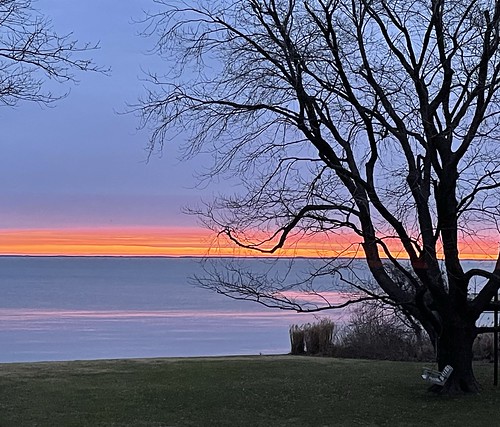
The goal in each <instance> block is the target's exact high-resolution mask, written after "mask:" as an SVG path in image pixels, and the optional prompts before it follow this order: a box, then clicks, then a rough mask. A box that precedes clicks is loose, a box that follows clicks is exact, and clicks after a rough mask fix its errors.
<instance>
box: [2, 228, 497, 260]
mask: <svg viewBox="0 0 500 427" xmlns="http://www.w3.org/2000/svg"><path fill="white" fill-rule="evenodd" d="M353 241H354V239H352V238H350V237H349V236H347V235H343V236H336V237H335V240H332V239H331V238H330V239H328V238H325V236H321V235H316V236H314V237H307V238H303V239H300V240H298V239H295V240H294V239H293V238H291V239H290V241H289V242H288V244H287V245H286V246H285V248H283V249H281V250H279V251H278V252H276V253H274V254H268V255H267V256H273V257H275V256H283V257H287V256H299V257H319V256H324V257H335V256H343V257H363V256H364V254H363V252H362V250H361V249H360V248H359V246H358V245H357V244H352V242H353ZM346 248H348V249H347V250H346ZM391 249H392V250H393V251H394V252H393V253H394V254H397V253H398V251H397V247H396V246H394V247H391ZM497 251H498V241H497V240H496V239H494V238H491V239H487V240H485V239H482V240H481V241H480V242H466V243H463V244H462V245H461V246H460V254H461V257H462V258H463V259H477V260H492V259H496V257H497ZM0 255H42V256H56V255H62V256H173V257H180V256H193V257H202V256H253V257H255V256H266V254H262V253H259V252H256V251H252V250H245V249H242V248H238V247H235V245H234V244H232V243H231V242H228V241H226V240H225V239H218V240H217V239H216V238H215V237H214V234H213V233H212V232H211V231H208V230H205V229H202V228H123V229H120V228H102V229H98V228H96V229H35V230H33V229H18V230H10V229H9V230H0Z"/></svg>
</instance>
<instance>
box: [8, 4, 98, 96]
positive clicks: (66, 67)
mask: <svg viewBox="0 0 500 427" xmlns="http://www.w3.org/2000/svg"><path fill="white" fill-rule="evenodd" d="M96 48H98V46H97V45H96V44H89V43H86V44H79V43H78V41H77V40H73V39H72V34H67V35H59V34H57V33H56V32H55V31H54V29H53V28H52V24H51V21H50V19H49V18H47V17H46V16H44V15H42V14H41V13H40V12H38V11H37V10H36V9H35V8H34V7H33V5H32V2H31V0H0V105H7V106H14V105H16V104H17V103H18V102H19V101H34V102H38V103H42V104H50V103H52V102H54V101H56V100H58V99H60V98H61V97H63V96H64V94H56V93H53V92H52V91H51V90H49V89H45V86H46V83H47V80H54V81H57V82H66V81H75V77H74V74H73V72H74V71H76V70H80V71H90V70H92V71H105V70H103V69H101V68H99V67H97V66H96V65H95V64H93V62H92V60H91V59H86V58H83V57H82V56H81V54H83V53H85V52H87V51H89V50H93V49H96Z"/></svg>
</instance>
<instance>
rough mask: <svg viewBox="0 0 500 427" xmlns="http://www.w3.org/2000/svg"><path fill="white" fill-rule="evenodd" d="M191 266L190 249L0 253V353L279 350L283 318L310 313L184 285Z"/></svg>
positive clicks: (37, 356)
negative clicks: (172, 254)
mask: <svg viewBox="0 0 500 427" xmlns="http://www.w3.org/2000/svg"><path fill="white" fill-rule="evenodd" d="M241 262H242V263H244V265H246V266H247V267H248V266H249V267H255V266H257V265H258V263H259V261H258V260H254V259H247V260H242V261H241ZM276 262H277V263H278V264H277V268H278V269H280V268H282V269H286V268H288V267H287V266H286V265H287V261H286V260H279V261H276ZM279 263H282V264H283V265H282V266H281V264H279ZM306 263H307V260H299V262H298V266H295V267H294V268H299V269H300V268H301V267H300V266H301V265H302V264H304V265H305V264H306ZM254 264H255V265H254ZM296 264H297V263H296ZM275 268H276V267H275ZM201 273H202V265H201V263H200V260H199V259H193V258H128V257H17V256H5V257H0V362H28V361H45V360H82V359H102V358H106V359H107V358H142V357H184V356H213V355H242V354H282V353H288V352H289V349H290V344H289V335H288V329H289V326H290V325H291V324H297V323H299V324H301V323H307V322H310V321H314V316H313V315H311V314H298V313H295V312H289V311H283V310H276V309H269V308H266V307H264V306H262V305H260V304H258V303H254V302H248V301H237V300H233V299H230V298H228V297H225V296H222V295H219V294H217V293H215V292H212V291H208V290H205V289H202V288H200V287H197V286H194V285H193V284H191V283H190V277H192V276H193V275H196V274H201ZM332 315H333V317H335V316H337V317H338V316H342V314H341V313H335V314H332Z"/></svg>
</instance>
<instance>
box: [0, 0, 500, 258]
mask: <svg viewBox="0 0 500 427" xmlns="http://www.w3.org/2000/svg"><path fill="white" fill-rule="evenodd" d="M34 4H35V5H36V7H37V8H38V9H39V10H40V11H41V12H43V13H44V14H45V15H46V16H48V17H50V19H51V20H52V22H53V25H54V28H55V29H56V31H57V32H58V33H59V34H61V35H62V34H66V33H69V32H72V33H73V35H74V38H76V39H78V40H80V41H81V42H82V43H83V42H90V43H95V42H99V44H100V49H99V50H97V51H94V52H91V53H90V56H91V57H92V58H93V59H94V61H95V63H97V64H98V65H100V66H102V67H109V68H110V69H111V71H110V72H109V73H108V75H104V74H100V73H91V72H87V73H77V74H76V77H77V79H78V80H79V82H78V84H76V85H73V84H70V85H66V86H63V87H61V86H58V85H55V84H54V83H53V82H50V81H49V82H48V84H49V87H51V88H53V89H54V91H56V92H58V93H63V92H64V91H67V90H69V91H70V93H69V96H67V97H66V98H64V99H62V100H60V101H58V102H57V104H56V105H55V106H52V107H46V106H45V107H44V106H40V105H37V104H32V103H26V102H25V103H21V104H19V105H18V106H17V107H15V108H11V107H0V122H1V123H2V132H1V136H0V150H1V151H0V183H1V185H0V255H2V254H12V255H18V254H22V255H26V254H29V255H174V256H175V255H192V256H194V255H196V256H198V255H206V254H208V253H210V252H209V248H210V247H212V248H213V250H212V252H211V253H212V254H217V255H234V254H238V255H241V254H243V253H242V252H241V251H240V252H238V251H235V248H234V247H231V246H230V245H228V246H224V245H223V246H221V243H220V242H214V240H213V236H212V235H211V234H210V233H209V232H207V230H205V229H204V228H202V227H201V226H200V225H199V224H198V221H197V219H196V218H195V217H193V216H189V215H186V214H184V213H183V209H184V208H185V207H188V206H196V205H197V204H198V203H199V202H200V201H201V200H210V199H211V198H212V197H213V194H215V193H217V192H219V191H221V190H222V191H232V190H233V189H232V188H231V183H226V182H224V183H219V184H218V185H214V186H210V187H208V188H207V187H199V186H197V185H196V184H197V180H196V178H195V173H196V171H200V169H201V165H202V164H203V162H205V161H206V159H203V158H199V157H197V158H194V159H189V160H186V159H182V153H181V150H180V148H179V147H180V145H181V144H182V143H183V141H182V140H179V138H177V139H176V140H174V141H172V142H171V143H169V144H167V145H165V147H164V150H163V152H162V154H161V155H159V154H154V155H153V156H151V157H150V158H149V161H148V151H147V145H148V138H149V134H148V132H147V131H146V130H140V129H139V118H138V117H137V116H135V115H134V114H124V113H125V112H126V111H127V110H128V109H129V107H128V105H130V104H135V103H137V102H138V99H139V98H140V96H141V95H143V94H144V88H143V84H144V82H143V81H141V79H143V78H144V77H145V74H144V70H151V71H155V72H160V73H161V71H162V70H164V69H166V68H167V66H168V64H166V63H165V62H164V60H162V59H160V58H159V57H157V56H155V55H152V54H150V53H148V52H149V51H150V50H151V49H152V48H153V47H154V40H153V39H148V38H145V37H141V36H140V35H139V33H140V32H141V30H142V29H143V28H144V27H143V26H142V25H141V24H138V23H137V21H139V20H140V19H141V18H142V17H144V10H154V7H155V4H154V2H153V1H152V0H134V1H120V0H89V1H86V2H80V1H75V0H68V1H60V0H35V1H34ZM482 243H484V242H482ZM332 245H333V243H332V242H328V243H327V245H325V242H321V241H318V240H310V241H306V242H302V243H301V244H300V245H298V246H297V245H293V244H292V245H290V247H289V249H288V250H285V251H283V252H282V255H302V256H308V255H317V254H318V252H317V249H319V250H320V251H321V250H322V248H325V250H327V249H326V248H328V249H330V250H331V249H332V247H333V246H334V245H333V246H332ZM493 246H494V247H495V249H496V242H492V247H493ZM477 252H478V249H477V248H476V247H468V248H465V249H464V250H463V251H462V255H464V256H465V257H469V258H474V257H476V256H480V257H488V254H486V253H485V251H484V249H483V250H482V252H480V253H479V255H477ZM491 252H492V253H493V252H495V250H493V251H491ZM252 254H255V253H252Z"/></svg>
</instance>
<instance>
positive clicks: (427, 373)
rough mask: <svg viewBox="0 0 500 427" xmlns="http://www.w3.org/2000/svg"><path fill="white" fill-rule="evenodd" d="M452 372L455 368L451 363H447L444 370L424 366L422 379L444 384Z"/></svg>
mask: <svg viewBox="0 0 500 427" xmlns="http://www.w3.org/2000/svg"><path fill="white" fill-rule="evenodd" d="M452 372H453V368H452V367H451V366H450V365H446V366H445V367H444V369H443V371H442V372H441V371H436V370H434V369H430V368H424V371H423V373H422V379H424V380H425V381H429V382H430V383H432V384H437V385H444V384H445V383H446V381H447V380H448V378H449V377H450V375H451V373H452Z"/></svg>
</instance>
